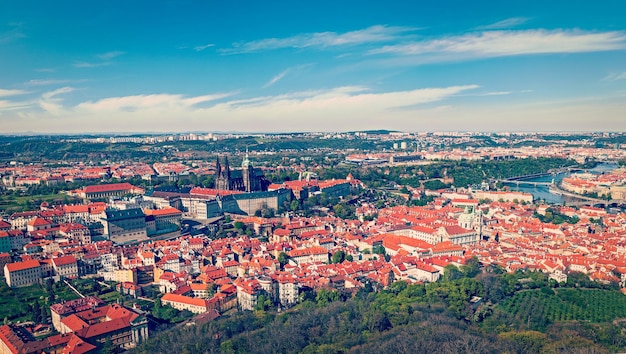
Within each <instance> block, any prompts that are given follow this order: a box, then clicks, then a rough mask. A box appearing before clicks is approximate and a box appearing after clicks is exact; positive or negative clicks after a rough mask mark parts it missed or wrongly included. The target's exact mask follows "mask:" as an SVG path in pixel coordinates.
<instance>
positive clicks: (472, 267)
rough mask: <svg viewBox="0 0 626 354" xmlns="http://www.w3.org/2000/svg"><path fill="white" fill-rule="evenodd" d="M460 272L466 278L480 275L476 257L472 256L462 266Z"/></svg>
mask: <svg viewBox="0 0 626 354" xmlns="http://www.w3.org/2000/svg"><path fill="white" fill-rule="evenodd" d="M461 272H463V274H464V275H465V276H466V277H468V278H473V277H475V276H476V275H478V273H480V262H479V261H478V257H476V256H474V257H472V258H470V259H469V260H468V261H467V262H466V263H465V265H462V266H461Z"/></svg>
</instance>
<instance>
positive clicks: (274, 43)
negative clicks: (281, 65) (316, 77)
mask: <svg viewBox="0 0 626 354" xmlns="http://www.w3.org/2000/svg"><path fill="white" fill-rule="evenodd" d="M415 30H416V29H415V28H410V27H389V26H383V25H377V26H371V27H368V28H365V29H361V30H357V31H351V32H345V33H336V32H316V33H305V34H300V35H296V36H292V37H287V38H266V39H261V40H257V41H251V42H241V43H235V44H233V48H227V49H222V50H220V52H222V53H224V54H237V53H250V52H258V51H264V50H275V49H284V48H328V47H338V46H346V45H358V44H366V43H380V42H387V41H392V40H396V39H398V38H400V37H402V36H403V35H404V34H405V33H407V32H412V31H415Z"/></svg>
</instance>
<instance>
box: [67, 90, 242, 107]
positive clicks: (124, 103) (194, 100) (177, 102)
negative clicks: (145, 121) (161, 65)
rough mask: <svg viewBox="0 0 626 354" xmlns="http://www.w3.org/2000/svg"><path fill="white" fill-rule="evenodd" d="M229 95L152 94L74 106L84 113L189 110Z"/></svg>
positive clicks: (112, 98)
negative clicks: (188, 96) (185, 96)
mask: <svg viewBox="0 0 626 354" xmlns="http://www.w3.org/2000/svg"><path fill="white" fill-rule="evenodd" d="M230 95H231V94H230V93H225V94H215V95H205V96H196V97H191V98H184V97H183V96H182V95H172V94H153V95H134V96H123V97H111V98H104V99H101V100H98V101H95V102H92V101H88V102H83V103H81V104H79V105H78V106H76V109H77V110H78V111H85V112H89V111H90V112H104V111H106V112H114V111H122V112H124V111H127V112H128V111H138V110H142V109H145V110H153V109H163V110H167V109H171V110H180V109H189V108H191V107H192V106H194V105H197V104H199V103H205V102H210V101H215V100H219V99H222V98H225V97H228V96H230Z"/></svg>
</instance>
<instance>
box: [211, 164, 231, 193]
mask: <svg viewBox="0 0 626 354" xmlns="http://www.w3.org/2000/svg"><path fill="white" fill-rule="evenodd" d="M215 169H216V171H215V189H219V190H230V189H231V186H230V184H231V181H230V166H229V165H228V157H224V167H222V166H221V165H220V160H219V156H218V158H217V163H216V165H215Z"/></svg>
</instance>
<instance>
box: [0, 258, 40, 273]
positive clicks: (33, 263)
mask: <svg viewBox="0 0 626 354" xmlns="http://www.w3.org/2000/svg"><path fill="white" fill-rule="evenodd" d="M6 267H7V269H8V270H9V272H17V271H20V270H25V269H30V268H37V267H39V261H37V260H35V259H33V260H29V261H23V262H15V263H9V264H7V265H6Z"/></svg>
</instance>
